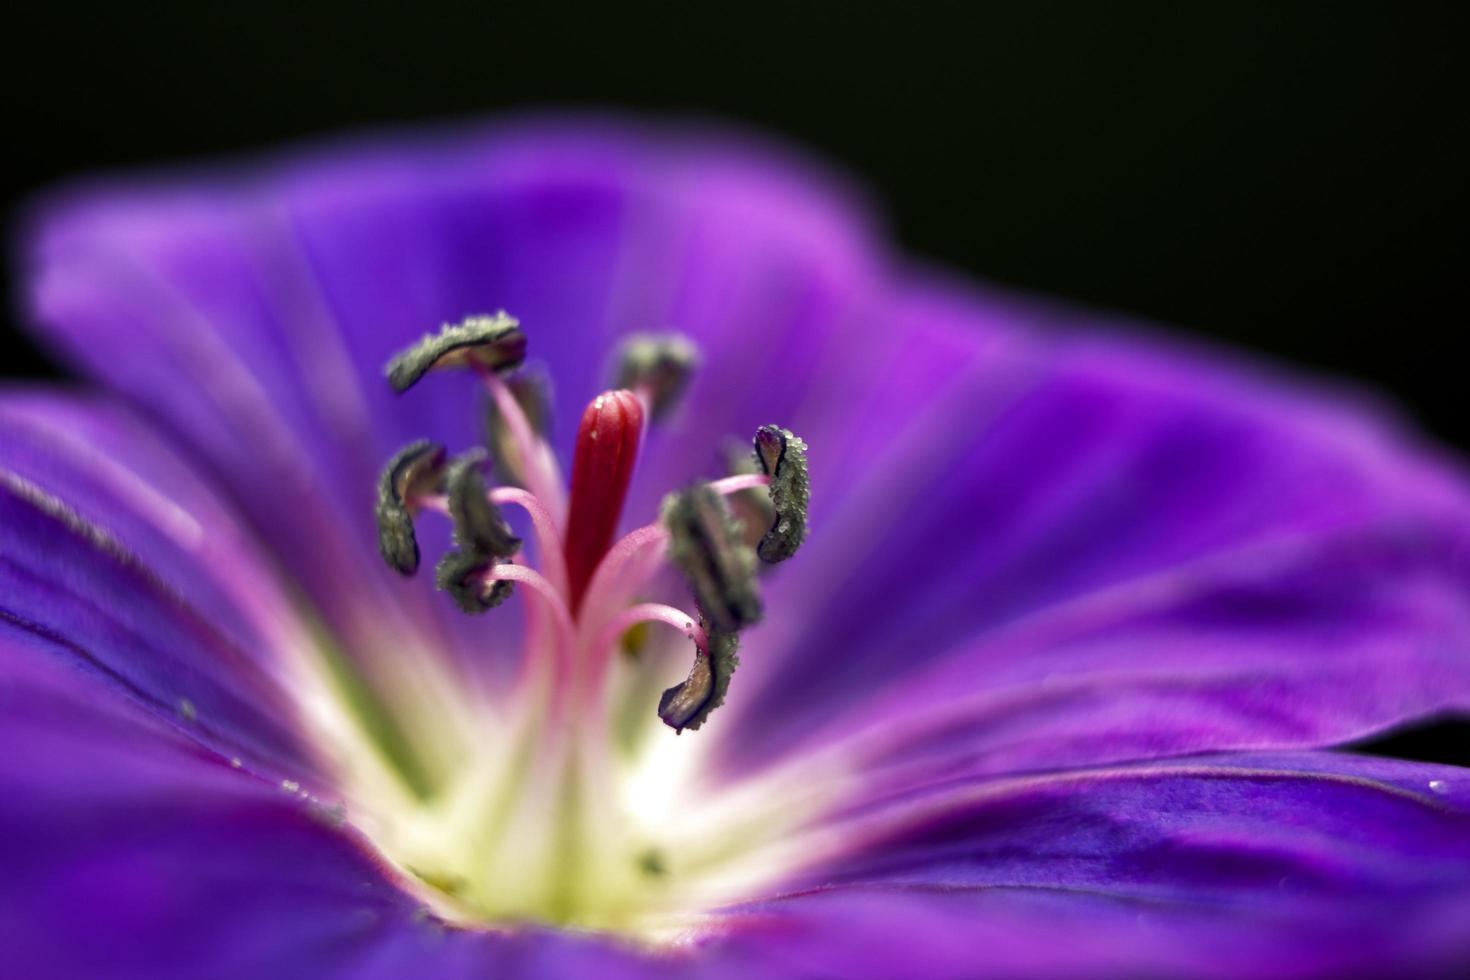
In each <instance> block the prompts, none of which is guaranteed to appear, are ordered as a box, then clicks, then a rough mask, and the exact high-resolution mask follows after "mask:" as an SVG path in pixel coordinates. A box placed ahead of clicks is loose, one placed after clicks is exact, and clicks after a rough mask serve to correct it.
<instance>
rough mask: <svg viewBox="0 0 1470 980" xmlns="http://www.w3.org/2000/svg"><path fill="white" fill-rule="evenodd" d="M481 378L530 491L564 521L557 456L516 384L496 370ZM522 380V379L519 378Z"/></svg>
mask: <svg viewBox="0 0 1470 980" xmlns="http://www.w3.org/2000/svg"><path fill="white" fill-rule="evenodd" d="M480 376H481V378H483V379H484V382H485V387H486V388H487V389H488V390H489V392H490V400H491V402H492V403H493V405H494V407H495V415H496V418H497V419H499V423H498V424H500V425H503V427H504V433H503V434H504V437H505V438H506V439H507V440H508V441H509V442H510V443H511V444H512V445H513V447H514V448H513V450H512V451H513V453H514V455H515V457H516V466H517V468H518V469H517V472H518V473H519V477H520V480H521V482H524V484H525V487H526V489H527V490H529V491H531V493H533V494H535V496H536V499H538V500H540V501H541V505H542V506H543V507H545V508H546V509H547V510H549V511H550V512H551V513H552V514H553V515H555V516H556V517H557V519H558V521H560V519H561V516H562V515H563V514H564V513H565V511H566V496H565V491H564V490H563V489H562V481H561V468H560V467H558V466H557V465H556V456H555V455H554V454H553V453H552V451H551V447H550V446H548V445H547V444H546V442H545V440H543V439H541V437H540V436H539V435H538V434H537V430H536V428H535V427H534V426H533V424H532V422H531V419H530V418H528V417H527V415H526V412H525V410H524V409H523V408H522V407H521V403H520V401H519V400H518V399H517V397H516V394H515V391H514V390H513V388H512V382H514V381H515V380H516V379H515V378H512V379H509V380H507V379H505V378H502V377H501V376H500V375H499V374H497V373H495V372H494V371H489V370H481V371H480ZM518 377H519V376H518Z"/></svg>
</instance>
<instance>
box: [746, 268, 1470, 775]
mask: <svg viewBox="0 0 1470 980" xmlns="http://www.w3.org/2000/svg"><path fill="white" fill-rule="evenodd" d="M945 296H946V294H944V293H943V292H938V293H936V292H932V291H931V292H927V293H925V294H922V295H920V296H918V297H917V298H916V299H915V301H914V302H913V303H911V304H910V305H909V306H907V307H903V308H901V309H903V310H904V312H905V314H906V315H907V316H909V317H916V318H919V319H922V320H931V319H939V320H942V321H944V322H947V323H951V324H952V323H954V322H955V321H957V320H958V321H960V322H963V320H964V318H965V317H967V316H969V317H971V318H972V320H973V322H974V324H975V329H976V334H977V336H978V337H981V338H986V339H988V340H989V346H988V347H984V348H979V350H978V354H977V355H976V356H974V357H973V358H972V359H971V361H970V366H969V369H968V371H967V372H965V374H964V375H962V376H961V377H960V378H958V379H957V380H955V381H951V382H950V383H949V384H948V385H946V386H944V387H943V388H941V389H939V390H938V391H937V392H936V401H935V404H934V405H933V406H932V407H931V408H930V409H929V411H928V414H927V415H926V416H921V417H919V418H917V419H914V420H913V421H912V422H911V425H910V427H909V428H908V430H907V431H905V432H904V433H902V435H900V436H899V437H898V438H897V439H896V440H893V441H896V442H897V445H896V446H894V447H891V448H890V446H888V445H886V444H881V445H879V446H878V447H875V451H874V453H873V454H872V455H871V456H869V457H867V459H866V460H865V462H867V463H868V464H869V469H868V471H867V472H866V473H862V472H858V473H854V474H853V475H852V477H851V480H850V482H849V484H848V486H847V487H844V488H842V489H841V490H839V491H838V493H840V494H843V495H842V496H841V497H840V499H839V500H838V501H837V502H835V503H833V504H829V506H832V507H834V511H835V512H833V513H831V514H830V515H829V516H828V517H827V518H826V519H825V520H823V521H821V522H818V521H817V520H815V519H814V520H813V531H812V536H811V539H810V542H809V544H808V545H807V546H806V548H805V549H804V550H803V552H802V554H801V556H800V561H799V562H793V563H788V564H791V565H799V566H800V567H799V568H797V569H794V570H793V571H792V572H790V573H786V577H783V578H782V579H781V580H780V582H779V584H778V585H777V586H775V587H773V589H772V592H771V600H770V605H769V615H768V621H767V624H766V625H765V626H763V627H762V628H761V629H760V631H757V632H756V633H754V634H753V635H752V636H751V638H750V640H749V642H748V643H747V649H756V650H758V649H759V647H758V644H764V645H766V648H767V649H770V648H776V649H780V650H782V651H791V652H790V653H788V654H787V655H785V656H776V655H767V656H760V655H751V656H746V657H745V658H744V661H745V665H744V666H743V667H742V674H741V678H740V681H741V683H742V687H741V690H740V694H739V696H738V697H735V696H732V697H731V699H730V701H731V705H730V707H729V708H727V709H726V711H727V716H726V721H727V722H728V723H730V724H732V725H733V724H735V723H734V722H733V721H731V718H733V717H736V716H738V717H740V718H741V719H742V722H743V721H744V720H745V719H748V720H749V723H748V724H744V723H742V724H741V725H740V729H741V730H740V732H739V733H738V734H734V735H732V737H731V739H730V742H729V745H728V746H727V748H728V751H729V753H730V754H729V759H730V761H731V762H732V763H733V764H735V765H736V766H750V765H757V764H759V763H762V762H764V761H766V760H769V759H772V758H775V757H776V756H777V755H778V754H780V753H783V752H788V751H790V750H792V748H793V747H794V746H795V745H798V744H803V743H810V742H815V741H822V740H831V739H840V738H843V737H847V736H851V735H853V734H854V733H857V732H864V731H865V732H867V733H868V734H867V735H866V736H865V737H864V741H863V748H862V752H863V758H864V759H866V760H867V761H868V763H869V764H872V765H880V764H881V765H889V764H905V765H907V764H913V765H921V766H923V767H925V768H934V767H946V766H958V767H968V768H971V769H975V770H977V771H1008V770H1016V769H1025V768H1036V767H1059V766H1066V765H1075V764H1083V763H1094V762H1101V761H1119V760H1127V759H1141V758H1149V757H1155V756H1160V755H1167V754H1174V753H1179V752H1193V751H1203V750H1212V749H1224V748H1260V747H1293V746H1317V745H1326V744H1333V743H1338V742H1341V741H1344V740H1348V739H1352V738H1357V737H1361V736H1363V735H1365V734H1367V733H1371V732H1375V731H1378V730H1381V729H1383V728H1386V727H1388V726H1391V725H1394V724H1397V723H1400V722H1403V721H1405V720H1408V719H1412V718H1416V717H1423V716H1426V715H1429V714H1432V713H1435V712H1439V711H1447V710H1455V709H1458V710H1465V709H1470V657H1467V656H1466V655H1465V651H1466V650H1467V649H1470V494H1467V492H1466V491H1467V487H1470V483H1467V481H1466V478H1465V475H1464V472H1463V471H1462V470H1461V468H1460V467H1459V465H1458V462H1457V461H1447V460H1445V459H1442V458H1440V457H1439V456H1438V455H1437V454H1436V453H1435V452H1433V451H1431V450H1428V449H1425V448H1423V447H1421V446H1419V445H1417V444H1416V441H1415V440H1414V439H1413V438H1412V437H1411V436H1409V435H1407V434H1405V433H1404V432H1402V431H1400V430H1399V428H1398V427H1397V426H1393V425H1387V424H1384V423H1383V422H1381V421H1379V420H1378V419H1377V418H1376V416H1375V413H1374V412H1373V411H1371V410H1369V409H1367V408H1365V407H1363V406H1361V405H1358V404H1355V402H1354V400H1353V399H1351V398H1349V397H1347V396H1345V395H1343V394H1342V393H1333V392H1323V391H1320V390H1318V389H1315V388H1313V387H1312V386H1310V385H1306V384H1303V383H1300V382H1298V383H1296V384H1295V385H1289V384H1285V383H1282V382H1281V381H1280V380H1279V379H1277V378H1275V377H1273V376H1271V375H1269V374H1268V373H1265V372H1263V371H1262V369H1260V368H1258V367H1251V366H1242V365H1240V364H1237V363H1234V362H1232V361H1230V360H1229V359H1227V358H1224V357H1222V356H1221V355H1220V354H1219V353H1218V352H1206V353H1205V354H1196V353H1191V352H1188V351H1184V350H1171V349H1169V348H1168V347H1167V345H1160V344H1157V343H1154V344H1149V343H1146V342H1143V341H1139V340H1134V339H1129V338H1128V337H1126V336H1124V335H1120V334H1114V335H1108V334H1096V333H1094V334H1081V333H1078V334H1073V333H1069V332H1066V331H1058V332H1055V333H1053V334H1051V335H1043V334H1035V335H1030V336H1027V335H1026V334H1024V333H1022V332H1021V331H1019V330H1012V331H1010V332H1009V333H1007V332H1006V331H1005V330H1003V329H1000V330H998V329H996V327H995V326H994V324H995V321H996V319H997V318H1003V319H1004V318H1008V319H1009V322H1011V323H1016V322H1020V321H1021V319H1022V317H1023V316H1025V313H1024V312H1021V313H996V312H994V311H992V310H991V306H992V301H991V300H990V299H988V298H986V297H983V296H978V297H956V296H954V295H953V294H949V298H948V300H947V301H946V298H945ZM1002 309H1005V308H1004V307H1003V308H1002ZM967 310H974V311H975V312H974V313H973V314H971V313H967V312H966V311H967ZM1031 315H1032V316H1033V318H1034V317H1035V316H1036V314H1035V313H1034V312H1033V313H1032V314H1031ZM898 322H899V326H897V327H896V328H895V329H896V330H897V331H898V332H900V333H902V332H903V331H904V330H905V325H904V320H903V317H899V318H898ZM885 451H886V452H885ZM813 456H814V458H815V457H816V450H815V449H814V450H813ZM813 471H814V473H816V476H814V483H815V484H816V486H817V488H818V492H817V493H816V494H815V495H814V496H817V497H820V496H821V487H822V486H823V479H822V470H821V468H820V467H819V466H818V465H817V464H816V463H815V462H814V464H813ZM849 472H851V471H850V470H849ZM830 492H831V491H829V493H830ZM783 571H784V568H783Z"/></svg>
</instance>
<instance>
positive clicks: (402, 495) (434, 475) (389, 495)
mask: <svg viewBox="0 0 1470 980" xmlns="http://www.w3.org/2000/svg"><path fill="white" fill-rule="evenodd" d="M444 457H445V452H444V447H443V446H439V445H435V444H434V443H432V442H429V441H428V440H427V439H420V440H419V441H417V442H411V443H409V444H408V445H407V446H404V447H403V448H402V449H400V450H399V451H398V452H397V453H396V454H394V456H393V458H392V459H390V460H388V464H387V465H386V466H384V467H383V473H382V475H381V476H380V477H379V478H378V501H377V507H376V514H377V522H378V550H379V551H380V552H382V555H383V559H384V560H385V561H386V562H387V563H388V565H389V566H390V567H391V568H393V569H395V570H396V571H398V572H399V573H400V574H402V575H412V574H414V573H415V572H417V571H418V568H419V543H418V538H417V537H416V536H415V535H414V530H413V515H414V514H415V513H417V512H418V510H419V508H420V507H421V506H423V499H424V498H425V497H426V496H427V495H429V494H432V493H434V492H435V491H436V490H437V489H438V485H439V483H440V482H441V481H442V478H443V476H444Z"/></svg>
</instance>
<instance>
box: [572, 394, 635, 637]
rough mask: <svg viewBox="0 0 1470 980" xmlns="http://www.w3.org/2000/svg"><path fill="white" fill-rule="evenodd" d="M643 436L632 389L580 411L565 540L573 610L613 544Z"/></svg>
mask: <svg viewBox="0 0 1470 980" xmlns="http://www.w3.org/2000/svg"><path fill="white" fill-rule="evenodd" d="M642 437H643V406H642V404H641V403H640V402H639V401H638V399H637V398H635V397H634V396H633V393H632V392H630V391H622V390H619V391H609V392H606V393H605V394H601V395H598V396H597V397H596V398H594V399H593V400H592V404H590V405H588V406H587V410H586V411H585V412H583V413H582V423H581V425H580V426H579V427H578V430H577V447H576V450H575V452H574V453H573V455H572V496H571V504H570V509H569V511H568V515H567V532H566V538H565V542H566V543H565V553H566V562H567V579H568V584H569V585H570V588H571V598H572V602H571V606H572V610H573V611H574V612H575V611H576V609H577V607H578V605H579V604H580V603H581V601H582V593H583V592H584V591H585V590H586V588H587V583H588V581H590V580H591V578H592V573H593V571H594V570H596V568H597V563H598V562H599V561H601V560H602V556H603V555H604V554H606V553H607V549H608V546H609V545H610V544H612V539H613V533H614V532H615V531H616V530H617V526H618V518H619V517H620V516H621V514H622V511H623V500H624V498H626V497H627V495H628V483H629V481H631V480H632V478H633V464H634V463H635V462H636V461H637V459H638V444H639V442H640V440H641V439H642Z"/></svg>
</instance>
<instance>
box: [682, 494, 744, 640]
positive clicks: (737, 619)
mask: <svg viewBox="0 0 1470 980" xmlns="http://www.w3.org/2000/svg"><path fill="white" fill-rule="evenodd" d="M661 517H662V519H663V523H664V526H665V527H666V528H667V529H668V532H669V559H670V560H671V561H672V562H673V563H674V565H675V567H677V568H678V569H679V571H680V572H682V573H683V575H684V578H685V579H686V580H687V581H688V582H689V587H690V589H691V590H692V591H693V592H694V599H695V601H696V602H697V603H698V604H699V608H700V610H701V612H703V614H704V615H705V616H706V617H707V618H708V619H709V621H710V622H711V623H712V624H713V625H714V628H715V629H717V630H719V631H721V632H725V633H733V632H735V631H737V630H740V629H742V628H744V627H746V626H749V625H751V624H752V623H754V622H755V621H756V620H758V619H760V616H761V601H760V594H759V592H758V591H757V590H756V584H755V553H754V552H753V551H751V549H750V546H749V545H747V544H745V542H744V540H743V539H742V534H741V532H742V528H741V526H740V522H739V521H737V520H736V519H735V516H734V515H733V514H732V513H731V512H730V507H729V505H728V504H726V503H725V498H724V497H722V496H721V495H720V494H718V493H716V492H715V491H714V490H713V489H711V488H710V487H709V485H707V484H702V483H701V484H696V485H695V486H692V487H689V488H688V489H686V490H680V491H678V492H677V493H673V494H670V495H669V496H668V497H666V498H664V504H663V512H662V515H661Z"/></svg>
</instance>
